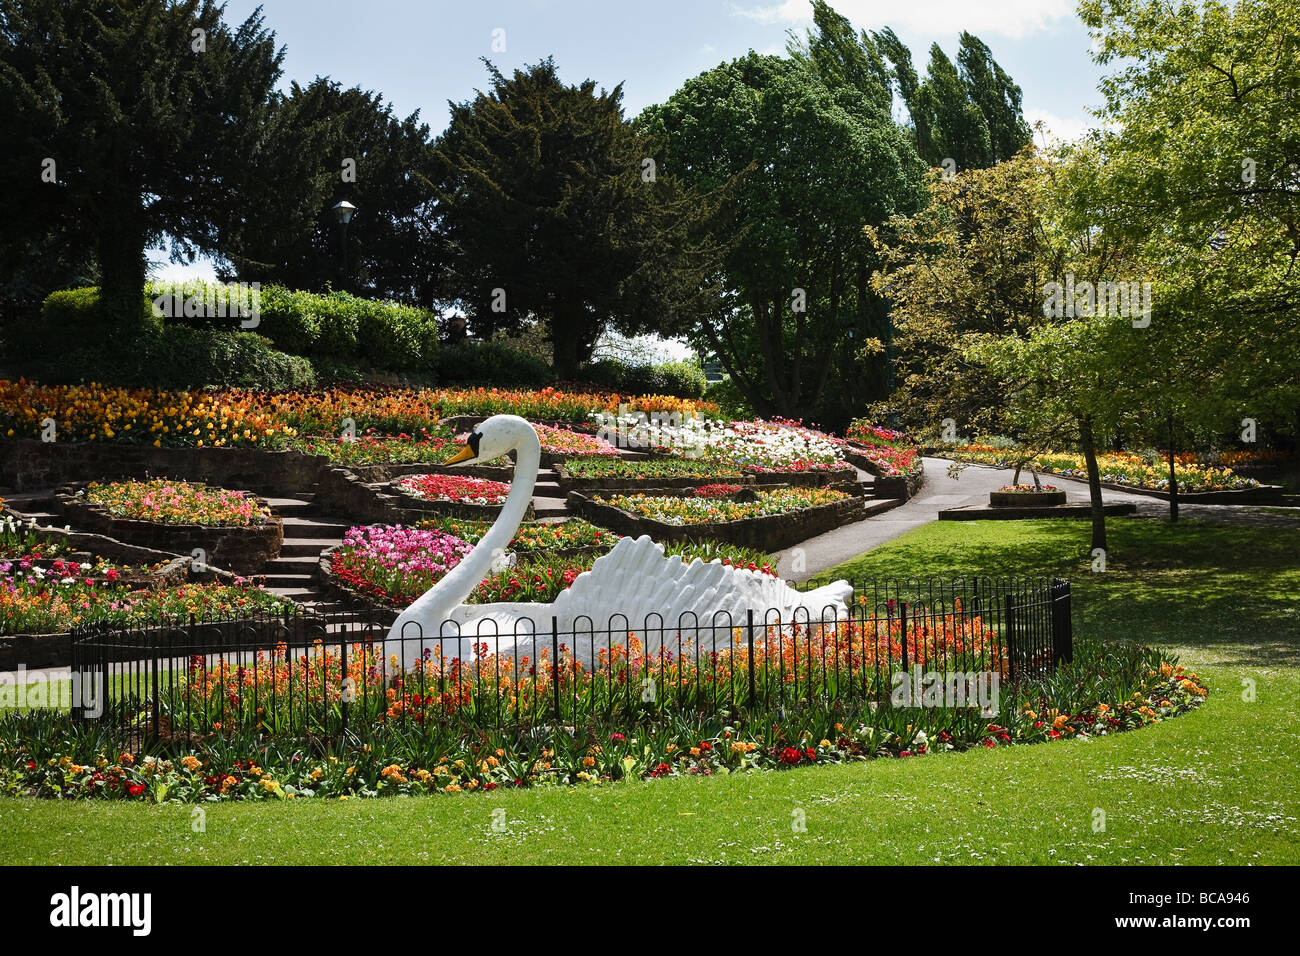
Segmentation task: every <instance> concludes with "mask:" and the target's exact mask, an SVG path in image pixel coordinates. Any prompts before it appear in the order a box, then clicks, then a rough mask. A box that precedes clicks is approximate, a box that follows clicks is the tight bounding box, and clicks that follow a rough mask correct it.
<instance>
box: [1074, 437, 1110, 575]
mask: <svg viewBox="0 0 1300 956" xmlns="http://www.w3.org/2000/svg"><path fill="white" fill-rule="evenodd" d="M1079 443H1080V444H1081V445H1082V446H1083V460H1084V461H1085V462H1087V465H1088V497H1089V498H1090V499H1091V501H1092V547H1093V548H1101V549H1103V550H1105V548H1106V504H1105V502H1104V501H1103V500H1102V497H1101V470H1100V469H1099V468H1098V467H1097V439H1096V437H1095V436H1094V435H1093V433H1092V419H1091V418H1089V417H1087V416H1084V417H1083V418H1081V419H1080V420H1079Z"/></svg>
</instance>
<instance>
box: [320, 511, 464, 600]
mask: <svg viewBox="0 0 1300 956" xmlns="http://www.w3.org/2000/svg"><path fill="white" fill-rule="evenodd" d="M469 552H470V545H469V544H467V543H466V542H465V541H462V540H461V539H460V538H457V537H455V536H454V535H450V534H446V533H445V532H442V531H435V530H432V529H419V528H408V527H403V526H402V525H381V526H377V527H368V528H359V527H358V528H352V529H350V530H349V531H348V533H347V535H346V536H345V537H344V539H343V543H342V544H341V545H338V546H337V547H335V548H332V549H331V550H330V552H329V554H328V557H323V558H322V561H324V562H325V564H324V565H323V569H322V570H323V576H322V577H323V580H322V583H326V581H325V579H329V581H328V583H331V584H334V585H336V586H340V587H342V588H343V589H344V590H346V591H350V592H352V594H354V595H356V596H359V597H362V598H365V599H369V600H381V601H385V602H389V603H394V604H398V605H401V606H403V607H404V606H406V605H407V604H410V603H411V602H412V601H414V600H415V599H416V598H417V597H419V596H420V595H421V594H423V593H424V592H425V591H427V590H428V589H429V588H431V587H433V585H434V584H436V583H437V582H438V581H440V580H441V579H442V577H443V575H445V574H446V573H447V572H448V571H450V570H451V569H452V568H454V567H455V566H456V565H457V564H459V563H460V562H461V559H462V558H464V557H465V555H467V554H469Z"/></svg>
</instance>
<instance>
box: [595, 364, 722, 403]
mask: <svg viewBox="0 0 1300 956" xmlns="http://www.w3.org/2000/svg"><path fill="white" fill-rule="evenodd" d="M582 380H583V381H585V382H591V383H592V384H593V385H599V386H601V387H602V388H607V389H609V390H610V391H614V392H618V393H619V394H622V395H676V396H678V397H679V398H702V397H703V396H704V389H705V387H706V386H707V385H708V383H707V382H706V381H705V378H704V369H703V368H701V367H700V364H699V363H698V362H692V361H688V360H683V361H679V362H663V363H661V364H658V365H650V364H644V365H642V364H633V363H628V362H623V361H620V360H619V359H601V360H600V361H598V362H592V363H591V364H589V365H587V366H586V367H585V368H584V369H583V370H582Z"/></svg>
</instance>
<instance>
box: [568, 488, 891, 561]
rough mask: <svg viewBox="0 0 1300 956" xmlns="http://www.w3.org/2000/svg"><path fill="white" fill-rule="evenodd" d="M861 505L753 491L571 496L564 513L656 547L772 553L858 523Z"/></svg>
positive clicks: (824, 496)
mask: <svg viewBox="0 0 1300 956" xmlns="http://www.w3.org/2000/svg"><path fill="white" fill-rule="evenodd" d="M864 505H865V499H864V498H862V497H859V496H857V495H850V494H847V493H845V492H841V491H834V490H831V489H825V488H775V489H765V488H757V489H756V490H755V492H754V499H753V500H752V501H744V502H741V501H733V500H728V499H709V498H696V497H693V496H691V495H689V494H688V493H684V492H679V493H677V494H675V495H674V494H671V493H667V494H659V495H654V496H649V495H633V494H628V495H617V494H600V493H593V494H592V495H590V496H588V495H587V494H584V493H582V492H571V493H570V495H569V507H570V509H571V510H572V511H574V512H575V513H577V514H580V515H582V516H583V517H584V518H587V519H588V520H590V521H593V522H595V523H596V524H599V525H602V526H603V527H606V528H609V529H611V530H612V531H615V532H617V533H619V534H621V535H630V536H632V537H640V536H641V535H643V534H648V535H650V537H651V538H653V539H654V540H655V541H660V542H685V541H709V540H712V541H720V542H726V543H727V544H734V545H740V546H742V547H747V548H755V549H757V550H759V551H765V552H769V553H770V552H773V551H780V550H781V549H782V548H788V547H790V546H791V545H794V544H798V543H799V542H801V541H806V540H807V539H808V538H812V537H815V536H817V535H819V534H823V533H824V532H827V531H830V530H831V529H832V528H838V527H839V526H840V525H843V524H848V523H849V522H851V521H857V520H859V519H860V518H862V517H863V514H864V511H865V507H864Z"/></svg>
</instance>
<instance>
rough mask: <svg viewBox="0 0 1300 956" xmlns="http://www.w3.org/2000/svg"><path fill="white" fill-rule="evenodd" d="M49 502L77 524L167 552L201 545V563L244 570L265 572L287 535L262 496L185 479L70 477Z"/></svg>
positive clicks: (184, 551)
mask: <svg viewBox="0 0 1300 956" xmlns="http://www.w3.org/2000/svg"><path fill="white" fill-rule="evenodd" d="M101 501H102V502H104V503H103V504H100V503H99V502H101ZM50 507H51V509H52V510H53V511H54V512H55V513H56V514H59V515H60V516H62V518H63V519H64V520H66V521H67V522H68V523H69V524H71V525H73V526H75V527H77V528H78V529H81V530H85V531H91V532H94V533H96V534H102V535H105V536H107V537H110V538H114V539H116V540H118V541H124V542H126V543H128V544H134V545H138V546H140V547H145V548H153V549H156V550H158V551H165V552H168V553H170V554H180V555H189V554H192V553H194V552H195V551H196V550H199V551H201V552H202V560H203V563H205V564H210V565H212V566H213V567H217V568H222V569H225V570H229V571H232V572H234V573H236V574H243V575H248V574H256V573H258V572H260V571H261V570H262V569H263V567H264V566H265V565H266V563H267V562H268V561H270V560H271V559H273V558H275V557H276V556H277V555H278V554H279V553H280V545H281V544H282V543H283V540H284V533H283V528H282V525H281V521H280V517H279V516H278V515H276V514H275V513H274V512H273V511H272V510H271V509H270V506H269V505H267V504H266V502H265V501H263V500H262V499H261V498H258V497H256V496H254V495H249V494H246V493H244V492H230V491H226V490H225V489H219V488H207V487H206V486H202V485H189V484H188V483H185V482H168V481H164V480H160V479H155V480H154V481H149V482H138V481H129V482H114V483H110V484H98V483H95V482H90V483H86V484H69V485H64V486H62V487H61V488H59V489H58V490H57V491H56V492H55V494H54V496H53V497H52V499H51V503H50ZM133 515H144V516H148V517H133ZM222 522H230V523H222Z"/></svg>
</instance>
